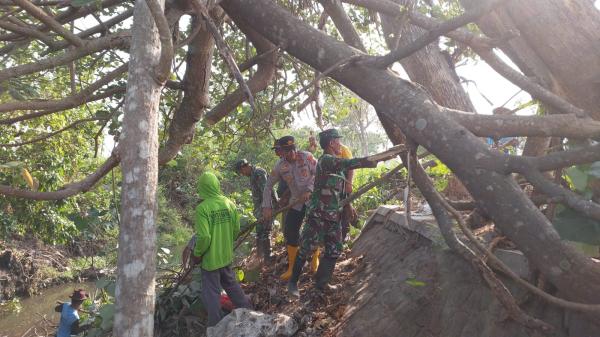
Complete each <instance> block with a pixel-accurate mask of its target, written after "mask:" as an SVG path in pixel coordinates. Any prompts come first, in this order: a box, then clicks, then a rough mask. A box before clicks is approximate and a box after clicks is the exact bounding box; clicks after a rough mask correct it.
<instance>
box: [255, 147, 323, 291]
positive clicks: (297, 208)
mask: <svg viewBox="0 0 600 337" xmlns="http://www.w3.org/2000/svg"><path fill="white" fill-rule="evenodd" d="M277 145H278V147H279V148H278V149H277V148H276V149H275V150H276V151H277V150H280V151H281V159H280V160H279V161H278V162H277V164H275V167H274V168H273V171H272V172H271V175H270V176H269V178H268V179H267V183H266V184H265V189H264V191H263V199H262V200H263V205H262V207H263V218H264V219H271V217H272V215H273V209H272V204H271V202H270V201H271V196H272V193H273V192H272V190H273V186H274V185H275V184H276V183H277V182H278V181H284V182H285V183H286V184H287V186H288V189H289V191H290V201H289V202H290V204H292V205H293V206H292V207H291V208H290V210H289V211H288V212H287V214H286V216H285V220H284V231H283V236H284V238H285V242H286V246H287V253H288V269H287V271H286V272H285V273H283V274H282V275H281V276H280V278H281V279H282V280H285V281H287V280H288V279H289V278H290V276H291V274H292V266H293V264H294V260H295V259H296V254H297V252H298V244H299V239H300V226H301V225H302V221H303V220H304V215H305V213H306V203H307V201H308V199H309V197H310V194H311V192H312V190H313V185H314V180H315V172H316V165H317V161H316V159H315V157H313V155H312V154H311V153H310V152H306V151H298V150H296V143H295V139H294V137H292V136H285V137H281V138H279V139H278V141H277ZM315 269H316V268H315Z"/></svg>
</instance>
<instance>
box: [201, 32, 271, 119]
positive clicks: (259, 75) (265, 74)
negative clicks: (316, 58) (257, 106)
mask: <svg viewBox="0 0 600 337" xmlns="http://www.w3.org/2000/svg"><path fill="white" fill-rule="evenodd" d="M244 30H245V33H246V34H247V37H248V38H249V39H250V40H251V41H252V44H253V45H254V46H255V47H256V50H257V52H258V53H260V55H262V54H264V52H267V51H269V52H270V54H268V55H266V56H265V57H262V58H260V59H259V60H258V69H257V71H256V73H255V74H254V75H253V76H252V77H251V78H250V79H249V80H248V87H249V88H250V90H251V91H252V93H253V94H254V93H257V92H261V91H263V90H265V89H266V88H267V86H268V85H269V83H270V82H271V81H272V80H273V78H274V77H275V72H276V70H277V65H276V62H277V57H278V53H277V51H276V48H275V46H274V45H273V44H272V43H271V42H269V41H268V40H266V39H265V38H264V37H262V36H260V35H259V34H258V33H256V32H254V31H252V30H251V28H250V27H244ZM243 101H244V91H243V90H242V89H241V88H238V89H237V90H235V91H234V92H232V93H231V94H229V95H227V96H226V97H225V98H224V99H223V100H222V101H221V102H220V103H219V104H217V105H216V106H215V107H214V108H212V109H211V110H210V111H209V112H207V113H206V115H205V116H204V119H203V122H204V123H206V124H208V125H214V124H216V123H217V122H218V121H220V120H221V119H223V118H224V117H225V116H227V115H228V114H229V113H230V112H231V111H233V110H234V109H235V108H236V107H237V106H238V105H240V104H241V103H242V102H243Z"/></svg>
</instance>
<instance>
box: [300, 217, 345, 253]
mask: <svg viewBox="0 0 600 337" xmlns="http://www.w3.org/2000/svg"><path fill="white" fill-rule="evenodd" d="M320 243H323V245H324V246H325V253H324V255H323V257H329V258H333V259H337V258H338V257H340V254H341V253H342V245H343V242H342V226H341V225H340V222H339V221H329V220H324V219H321V218H318V217H315V216H312V215H309V216H308V219H307V220H306V223H305V224H304V227H302V234H301V235H300V250H299V252H298V257H299V258H300V259H302V260H306V259H308V258H309V257H311V256H312V254H313V252H314V251H315V250H316V249H317V247H318V246H319V244H320Z"/></svg>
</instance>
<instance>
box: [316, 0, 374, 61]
mask: <svg viewBox="0 0 600 337" xmlns="http://www.w3.org/2000/svg"><path fill="white" fill-rule="evenodd" d="M319 3H320V4H321V5H322V6H323V8H324V9H325V11H326V12H327V14H329V16H330V17H331V20H333V23H334V24H335V27H336V28H337V29H338V31H339V32H340V34H341V35H342V38H343V39H344V41H345V42H346V43H347V44H349V45H351V46H352V47H354V48H356V49H358V50H360V51H362V52H364V53H366V52H367V49H365V46H364V45H363V43H362V41H361V39H360V36H359V35H358V33H357V32H356V29H354V25H352V21H351V20H350V18H349V17H348V14H346V11H345V10H344V7H342V3H341V2H340V0H319Z"/></svg>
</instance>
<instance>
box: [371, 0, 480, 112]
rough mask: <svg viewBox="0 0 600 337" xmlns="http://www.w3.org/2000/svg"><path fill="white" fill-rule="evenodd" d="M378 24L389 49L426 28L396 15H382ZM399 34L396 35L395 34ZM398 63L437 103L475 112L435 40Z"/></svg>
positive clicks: (402, 1) (401, 0) (398, 0)
mask: <svg viewBox="0 0 600 337" xmlns="http://www.w3.org/2000/svg"><path fill="white" fill-rule="evenodd" d="M393 2H396V3H398V4H400V5H407V4H408V3H409V2H410V0H393ZM381 25H382V28H383V33H384V34H385V41H386V42H387V45H388V48H389V49H390V50H393V49H396V48H398V47H402V46H406V45H408V44H410V43H411V42H413V41H414V40H416V39H417V38H418V37H420V36H421V35H423V34H425V33H426V30H424V29H422V28H420V27H417V26H414V25H411V24H409V23H408V22H404V23H403V22H400V21H399V20H398V18H393V17H390V16H388V15H381ZM398 34H399V36H398ZM400 64H402V67H403V68H404V70H406V73H407V74H408V76H409V77H410V79H411V81H413V82H417V83H419V84H420V85H422V86H423V87H425V89H427V92H429V93H430V94H431V96H432V97H433V99H434V100H435V101H436V103H438V104H440V105H442V106H445V107H448V108H452V109H458V110H462V111H473V112H474V111H475V108H474V107H473V103H471V99H470V98H469V95H468V94H467V93H466V92H465V90H464V89H463V87H462V85H461V84H460V82H459V80H458V77H457V76H456V73H455V72H454V70H453V69H450V65H449V63H448V61H447V60H446V58H445V57H444V55H442V52H441V50H440V47H439V46H438V45H437V42H436V43H430V44H429V45H427V46H426V47H425V48H422V49H421V50H419V51H417V52H416V53H414V54H412V55H410V56H408V57H406V58H404V59H402V60H400Z"/></svg>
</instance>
